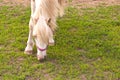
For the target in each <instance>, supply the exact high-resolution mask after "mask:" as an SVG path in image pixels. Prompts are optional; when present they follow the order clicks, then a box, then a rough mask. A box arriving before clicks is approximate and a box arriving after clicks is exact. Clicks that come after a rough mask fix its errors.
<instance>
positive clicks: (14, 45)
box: [0, 6, 120, 80]
mask: <svg viewBox="0 0 120 80" xmlns="http://www.w3.org/2000/svg"><path fill="white" fill-rule="evenodd" d="M29 17H30V9H29V8H23V7H20V6H17V7H11V6H1V7H0V80H120V6H109V7H102V6H100V7H97V8H85V9H81V10H77V9H73V8H71V7H69V8H67V9H66V14H65V16H64V17H62V18H59V19H58V21H57V23H58V26H59V28H58V30H57V31H56V34H55V40H56V45H55V46H53V47H48V51H47V53H48V56H47V59H46V60H45V61H44V62H42V63H41V62H39V61H38V60H37V58H36V49H35V48H34V54H33V55H30V56H29V55H25V54H24V53H23V52H24V48H25V46H26V42H27V37H28V22H29Z"/></svg>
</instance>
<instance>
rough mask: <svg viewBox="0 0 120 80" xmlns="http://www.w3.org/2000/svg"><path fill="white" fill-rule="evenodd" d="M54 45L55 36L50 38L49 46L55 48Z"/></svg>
mask: <svg viewBox="0 0 120 80" xmlns="http://www.w3.org/2000/svg"><path fill="white" fill-rule="evenodd" d="M54 44H55V41H54V39H53V36H51V37H50V38H49V45H50V46H54Z"/></svg>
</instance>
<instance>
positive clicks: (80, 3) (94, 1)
mask: <svg viewBox="0 0 120 80" xmlns="http://www.w3.org/2000/svg"><path fill="white" fill-rule="evenodd" d="M3 1H4V2H2V3H0V5H2V4H9V5H16V4H17V5H18V4H20V5H21V4H22V5H24V6H29V5H30V0H3ZM69 1H70V2H69ZM69 1H67V0H66V4H67V5H73V6H77V7H80V8H81V7H95V6H98V5H100V4H102V5H106V6H108V5H115V4H120V0H69Z"/></svg>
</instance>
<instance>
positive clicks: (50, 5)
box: [25, 0, 64, 60]
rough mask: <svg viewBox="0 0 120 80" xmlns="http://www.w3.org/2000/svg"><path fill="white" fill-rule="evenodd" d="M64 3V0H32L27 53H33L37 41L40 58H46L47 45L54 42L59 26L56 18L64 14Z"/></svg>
mask: <svg viewBox="0 0 120 80" xmlns="http://www.w3.org/2000/svg"><path fill="white" fill-rule="evenodd" d="M63 3H64V0H31V18H30V22H29V36H28V41H27V46H26V48H25V53H26V54H32V51H33V46H34V41H35V43H36V47H37V58H38V60H42V59H44V58H45V56H46V49H47V46H48V45H53V44H54V39H53V32H54V31H55V29H56V27H57V26H56V18H57V17H58V16H62V15H63V14H64V10H63ZM33 38H34V39H33Z"/></svg>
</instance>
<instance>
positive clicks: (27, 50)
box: [25, 0, 35, 54]
mask: <svg viewBox="0 0 120 80" xmlns="http://www.w3.org/2000/svg"><path fill="white" fill-rule="evenodd" d="M34 10H35V1H34V0H31V15H33V13H34ZM33 27H34V24H33V21H32V18H30V21H29V36H28V41H27V46H26V48H25V53H26V54H32V51H33V46H34V41H33V37H32V33H33Z"/></svg>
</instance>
